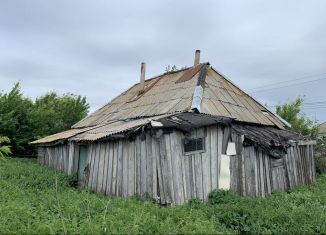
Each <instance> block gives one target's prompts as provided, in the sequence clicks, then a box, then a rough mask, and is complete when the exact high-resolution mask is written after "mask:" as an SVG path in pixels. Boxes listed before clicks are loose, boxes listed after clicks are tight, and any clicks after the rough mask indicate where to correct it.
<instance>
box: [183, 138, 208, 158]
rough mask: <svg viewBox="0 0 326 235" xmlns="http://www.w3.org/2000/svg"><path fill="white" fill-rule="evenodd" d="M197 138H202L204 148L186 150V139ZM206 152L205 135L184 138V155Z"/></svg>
mask: <svg viewBox="0 0 326 235" xmlns="http://www.w3.org/2000/svg"><path fill="white" fill-rule="evenodd" d="M197 139H202V143H203V149H200V150H194V151H189V152H186V151H185V142H186V140H197ZM205 152H206V138H205V137H195V138H183V140H182V153H183V155H185V156H187V155H192V154H196V153H205Z"/></svg>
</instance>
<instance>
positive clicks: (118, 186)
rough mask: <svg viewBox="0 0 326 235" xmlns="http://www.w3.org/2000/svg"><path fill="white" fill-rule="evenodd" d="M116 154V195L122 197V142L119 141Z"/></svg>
mask: <svg viewBox="0 0 326 235" xmlns="http://www.w3.org/2000/svg"><path fill="white" fill-rule="evenodd" d="M117 145H118V153H117V178H116V195H117V196H122V170H123V165H122V164H123V163H122V155H123V149H122V146H123V144H122V140H119V141H118V143H117Z"/></svg>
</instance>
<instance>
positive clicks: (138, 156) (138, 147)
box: [135, 136, 141, 195]
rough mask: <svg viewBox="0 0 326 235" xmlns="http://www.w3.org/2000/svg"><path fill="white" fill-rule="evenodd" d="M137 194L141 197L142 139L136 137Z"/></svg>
mask: <svg viewBox="0 0 326 235" xmlns="http://www.w3.org/2000/svg"><path fill="white" fill-rule="evenodd" d="M135 147H136V150H135V152H136V193H137V194H138V195H141V189H140V183H141V144H140V137H139V136H137V137H136V145H135Z"/></svg>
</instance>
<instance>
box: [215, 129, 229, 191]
mask: <svg viewBox="0 0 326 235" xmlns="http://www.w3.org/2000/svg"><path fill="white" fill-rule="evenodd" d="M226 129H228V128H226ZM223 138H224V135H223V128H222V126H221V125H218V126H217V157H218V159H217V171H218V172H217V188H218V181H219V177H220V172H221V156H222V153H223V150H224V149H223V142H224V139H223ZM226 138H227V137H226ZM225 151H226V149H225Z"/></svg>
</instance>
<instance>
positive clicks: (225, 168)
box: [218, 154, 231, 190]
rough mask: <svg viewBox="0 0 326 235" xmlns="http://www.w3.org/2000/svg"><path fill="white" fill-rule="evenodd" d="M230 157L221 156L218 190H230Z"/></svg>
mask: <svg viewBox="0 0 326 235" xmlns="http://www.w3.org/2000/svg"><path fill="white" fill-rule="evenodd" d="M230 178H231V174H230V156H228V155H224V154H222V155H221V171H220V177H219V179H218V188H219V189H224V190H229V189H230Z"/></svg>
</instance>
